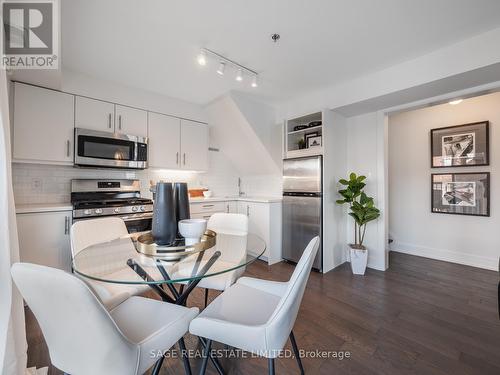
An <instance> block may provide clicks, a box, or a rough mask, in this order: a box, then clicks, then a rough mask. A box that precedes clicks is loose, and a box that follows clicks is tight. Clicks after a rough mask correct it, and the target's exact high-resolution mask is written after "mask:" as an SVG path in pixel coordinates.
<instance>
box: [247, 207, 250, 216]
mask: <svg viewBox="0 0 500 375" xmlns="http://www.w3.org/2000/svg"><path fill="white" fill-rule="evenodd" d="M247 216H250V206H247Z"/></svg>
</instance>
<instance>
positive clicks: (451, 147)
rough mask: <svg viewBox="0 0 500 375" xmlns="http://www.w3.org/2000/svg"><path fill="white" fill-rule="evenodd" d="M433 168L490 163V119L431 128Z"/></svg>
mask: <svg viewBox="0 0 500 375" xmlns="http://www.w3.org/2000/svg"><path fill="white" fill-rule="evenodd" d="M430 138H431V168H450V167H473V166H474V167H477V166H487V165H489V164H490V154H489V145H490V141H489V121H480V122H473V123H469V124H463V125H454V126H447V127H443V128H436V129H431V132H430Z"/></svg>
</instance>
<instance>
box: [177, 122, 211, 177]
mask: <svg viewBox="0 0 500 375" xmlns="http://www.w3.org/2000/svg"><path fill="white" fill-rule="evenodd" d="M180 150H181V168H182V169H187V170H193V171H206V170H208V126H207V125H206V124H202V123H199V122H195V121H189V120H181V149H180Z"/></svg>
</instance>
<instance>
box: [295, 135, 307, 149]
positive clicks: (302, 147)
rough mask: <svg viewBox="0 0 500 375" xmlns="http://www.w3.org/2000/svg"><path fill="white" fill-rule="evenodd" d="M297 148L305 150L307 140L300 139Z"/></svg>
mask: <svg viewBox="0 0 500 375" xmlns="http://www.w3.org/2000/svg"><path fill="white" fill-rule="evenodd" d="M297 147H298V148H299V150H303V149H304V148H306V140H305V139H304V138H300V139H299V140H298V141H297Z"/></svg>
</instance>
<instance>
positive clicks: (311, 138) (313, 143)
mask: <svg viewBox="0 0 500 375" xmlns="http://www.w3.org/2000/svg"><path fill="white" fill-rule="evenodd" d="M306 143H307V148H311V147H321V146H322V137H321V135H309V134H308V135H307V136H306Z"/></svg>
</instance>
